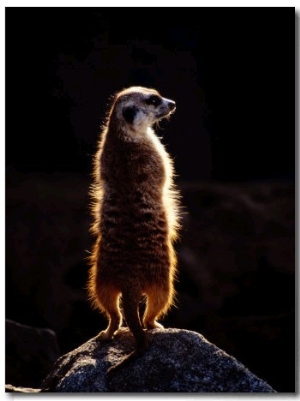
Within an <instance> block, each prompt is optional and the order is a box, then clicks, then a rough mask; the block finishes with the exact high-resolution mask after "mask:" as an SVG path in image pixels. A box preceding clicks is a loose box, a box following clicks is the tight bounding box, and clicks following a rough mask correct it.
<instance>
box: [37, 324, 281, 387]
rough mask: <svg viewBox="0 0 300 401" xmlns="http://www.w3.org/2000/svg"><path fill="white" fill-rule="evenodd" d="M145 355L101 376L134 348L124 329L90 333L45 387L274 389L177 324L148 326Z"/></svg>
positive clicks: (60, 362) (59, 362)
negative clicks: (109, 336)
mask: <svg viewBox="0 0 300 401" xmlns="http://www.w3.org/2000/svg"><path fill="white" fill-rule="evenodd" d="M148 338H149V341H150V343H151V346H150V348H149V349H148V351H147V352H146V354H145V355H144V356H142V357H141V358H139V359H138V360H137V361H135V362H134V363H133V364H132V365H130V366H127V367H124V368H123V369H121V370H120V371H117V372H115V374H114V375H112V376H111V377H110V378H109V379H107V378H106V376H105V375H106V372H107V369H108V368H109V367H110V366H112V365H115V364H116V363H118V362H119V361H120V360H121V359H122V358H123V356H124V355H127V354H128V353H129V352H131V351H132V349H133V348H134V340H133V337H132V335H131V333H130V332H129V331H128V329H122V330H121V331H120V332H119V333H118V334H117V335H116V337H115V339H114V340H113V341H110V342H107V343H99V342H97V340H96V339H95V338H92V339H91V340H89V341H87V342H86V343H84V344H83V345H81V346H80V347H79V348H77V349H75V350H74V351H72V352H69V353H68V354H66V355H63V356H62V357H60V358H59V359H58V360H57V362H56V363H55V366H54V368H53V370H52V372H51V373H50V374H49V375H48V376H47V378H46V379H45V381H44V382H43V383H42V391H44V392H267V393H270V392H271V393H272V392H275V390H273V389H272V388H271V387H270V386H269V385H268V384H267V383H266V382H264V381H263V380H261V379H259V378H258V377H257V376H255V375H254V374H253V373H251V372H250V371H249V370H248V369H247V368H246V367H245V366H243V365H242V364H241V363H240V362H238V361H237V360H236V359H235V358H233V357H232V356H230V355H228V354H226V353H225V352H224V351H222V350H220V349H219V348H217V347H216V346H215V345H213V344H211V343H210V342H208V341H207V340H206V339H205V338H204V337H203V336H202V335H200V334H198V333H195V332H191V331H187V330H179V329H166V330H161V329H155V330H153V331H151V332H148Z"/></svg>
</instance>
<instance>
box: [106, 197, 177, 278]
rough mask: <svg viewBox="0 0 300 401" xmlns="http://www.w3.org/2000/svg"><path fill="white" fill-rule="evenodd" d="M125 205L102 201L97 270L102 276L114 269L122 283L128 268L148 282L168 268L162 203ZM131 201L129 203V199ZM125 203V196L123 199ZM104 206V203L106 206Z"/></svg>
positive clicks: (166, 229) (134, 275)
mask: <svg viewBox="0 0 300 401" xmlns="http://www.w3.org/2000/svg"><path fill="white" fill-rule="evenodd" d="M127 201H128V204H127V208H124V207H123V208H122V209H121V208H119V207H118V206H117V202H115V204H112V203H111V204H110V205H109V207H108V205H106V204H105V202H104V205H103V210H102V219H101V224H100V235H101V245H100V249H99V251H100V258H99V261H98V263H99V265H98V268H99V273H100V276H102V277H103V279H105V277H106V274H107V276H109V277H111V275H112V273H114V281H115V282H119V284H122V281H123V279H125V278H126V277H127V276H128V273H129V272H130V274H131V277H133V278H134V277H138V279H139V281H140V282H142V283H145V284H146V283H147V282H151V283H153V280H155V279H156V277H157V276H160V277H162V276H166V277H167V275H168V271H169V264H170V260H169V245H168V225H167V220H166V215H165V211H164V208H163V205H162V204H157V205H149V204H147V203H145V201H141V202H136V203H134V202H133V201H132V199H127ZM130 201H131V203H130ZM122 205H124V199H122ZM106 206H107V207H106Z"/></svg>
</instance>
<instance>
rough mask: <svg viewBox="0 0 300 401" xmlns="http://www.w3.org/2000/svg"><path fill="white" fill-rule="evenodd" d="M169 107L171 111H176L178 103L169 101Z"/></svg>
mask: <svg viewBox="0 0 300 401" xmlns="http://www.w3.org/2000/svg"><path fill="white" fill-rule="evenodd" d="M168 106H169V109H170V110H174V109H175V107H176V103H175V102H173V100H169V103H168Z"/></svg>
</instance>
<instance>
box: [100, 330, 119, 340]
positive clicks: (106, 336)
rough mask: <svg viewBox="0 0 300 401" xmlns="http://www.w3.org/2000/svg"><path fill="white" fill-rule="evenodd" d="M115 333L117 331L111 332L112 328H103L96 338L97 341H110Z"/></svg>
mask: <svg viewBox="0 0 300 401" xmlns="http://www.w3.org/2000/svg"><path fill="white" fill-rule="evenodd" d="M115 333H116V331H115V332H111V331H110V330H103V331H101V332H100V333H99V334H98V335H97V337H96V340H97V341H109V340H111V339H112V338H113V337H114V335H115Z"/></svg>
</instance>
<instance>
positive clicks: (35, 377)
mask: <svg viewBox="0 0 300 401" xmlns="http://www.w3.org/2000/svg"><path fill="white" fill-rule="evenodd" d="M5 351H6V352H5V367H6V369H5V382H6V383H7V384H10V385H13V386H15V387H17V386H21V387H37V388H39V387H40V385H41V381H42V380H43V378H44V377H45V376H46V375H47V374H48V372H49V371H50V369H51V368H52V367H53V364H54V362H55V361H56V360H57V358H58V357H59V355H60V352H59V347H58V343H57V338H56V335H55V333H54V331H52V330H49V329H42V328H36V327H29V326H25V325H23V324H19V323H16V322H13V321H11V320H6V322H5ZM18 392H19V391H18ZM21 392H27V391H21ZM30 392H31V391H30Z"/></svg>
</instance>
